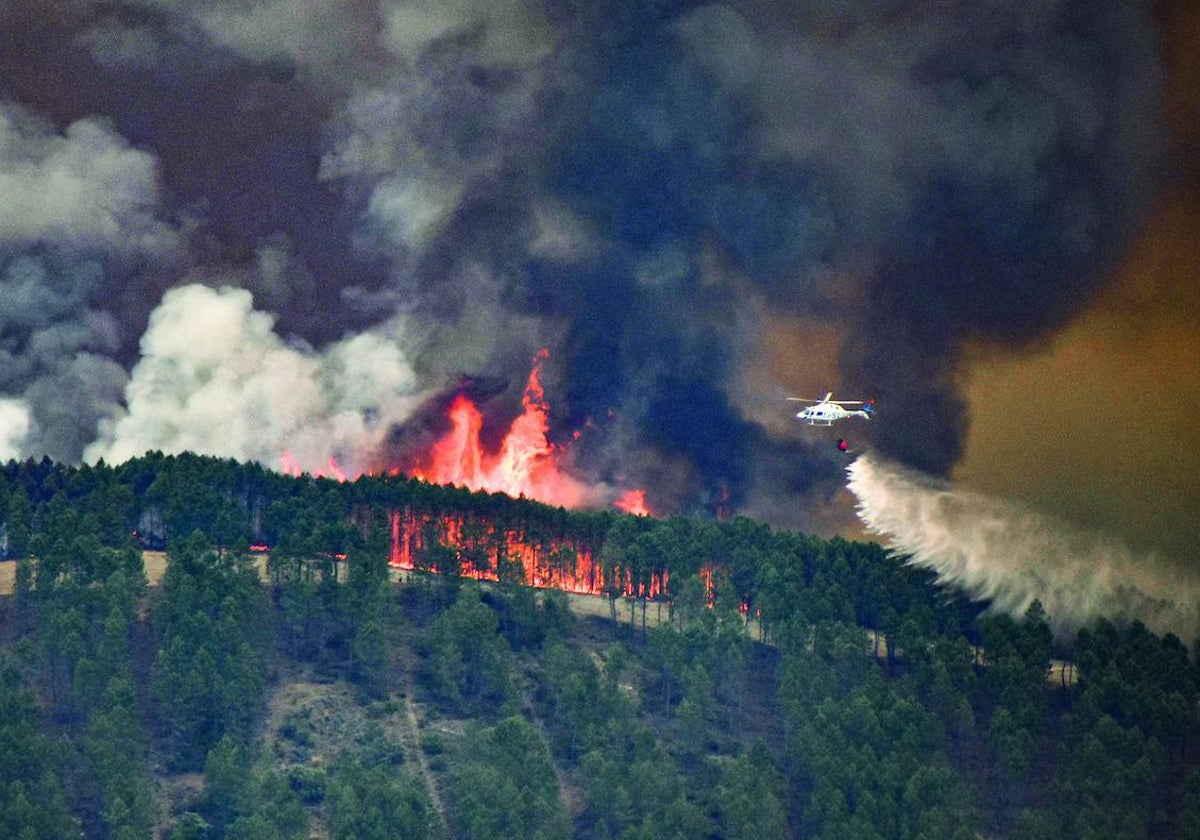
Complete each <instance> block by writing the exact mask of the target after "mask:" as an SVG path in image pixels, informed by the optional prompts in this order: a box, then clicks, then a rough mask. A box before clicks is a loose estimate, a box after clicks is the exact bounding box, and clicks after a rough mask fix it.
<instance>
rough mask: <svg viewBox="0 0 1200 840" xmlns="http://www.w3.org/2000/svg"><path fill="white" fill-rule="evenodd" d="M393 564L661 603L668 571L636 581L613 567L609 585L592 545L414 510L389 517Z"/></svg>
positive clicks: (404, 567)
mask: <svg viewBox="0 0 1200 840" xmlns="http://www.w3.org/2000/svg"><path fill="white" fill-rule="evenodd" d="M391 526H392V528H391V530H392V547H391V555H390V558H389V560H390V562H391V564H392V565H393V566H396V567H397V568H400V569H410V570H411V569H421V570H425V571H430V572H438V573H441V572H445V571H446V569H447V568H454V569H456V570H457V572H458V574H459V575H461V576H462V577H468V578H474V579H476V580H501V579H505V580H511V581H513V582H521V583H524V584H526V585H529V586H534V587H538V588H540V589H561V590H563V591H564V592H575V593H579V594H585V595H603V594H607V593H608V592H609V589H610V588H615V590H616V592H617V593H618V594H620V595H626V596H631V597H646V598H658V597H660V596H662V595H664V594H665V593H666V587H667V580H668V578H667V571H666V570H665V569H662V570H654V571H650V572H649V573H648V574H647V575H645V576H644V577H645V579H644V580H634V579H633V576H632V575H631V573H630V571H629V570H628V569H622V568H620V567H616V568H613V569H611V570H609V571H610V574H609V576H608V577H609V580H610V581H611V584H612V586H611V587H610V586H608V585H606V577H605V573H604V569H602V568H601V566H600V564H599V562H598V561H597V558H596V553H595V551H594V549H593V547H592V546H589V545H585V544H583V543H581V542H579V541H577V540H572V539H559V538H548V537H545V536H539V537H536V538H534V537H531V536H529V535H527V534H525V533H524V532H523V531H521V530H518V529H514V528H508V529H503V530H500V529H497V528H496V527H495V526H494V525H492V524H491V523H489V522H486V521H484V520H482V519H479V518H475V517H470V516H467V515H463V514H442V515H433V514H428V513H416V512H414V511H411V510H404V511H397V512H393V513H392V514H391Z"/></svg>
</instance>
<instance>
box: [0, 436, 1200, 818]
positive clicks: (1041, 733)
mask: <svg viewBox="0 0 1200 840" xmlns="http://www.w3.org/2000/svg"><path fill="white" fill-rule="evenodd" d="M0 523H2V525H0V551H2V552H3V554H4V555H5V557H6V559H5V560H3V563H5V564H10V565H11V566H12V567H13V577H14V585H13V593H12V594H11V595H10V596H5V597H4V598H2V599H0V610H2V618H3V623H2V624H0V628H2V630H0V837H12V838H19V840H42V838H57V837H78V836H80V832H81V831H82V832H83V834H84V835H85V836H88V837H100V838H121V840H133V839H134V838H149V837H168V838H180V839H182V838H212V840H217V838H242V839H243V840H244V839H245V838H266V839H267V840H270V839H271V838H305V837H332V838H360V840H369V839H370V838H376V837H378V838H394V837H402V838H424V837H429V838H480V840H482V839H483V838H505V837H513V838H517V837H520V838H525V837H528V838H534V837H537V838H546V840H550V839H551V838H566V837H579V838H597V840H598V839H599V838H631V839H632V838H659V837H662V838H688V840H690V839H691V838H704V837H712V838H717V837H722V838H754V839H755V840H771V838H784V837H819V838H855V840H861V839H862V838H868V839H869V838H906V839H907V838H913V839H914V840H915V838H928V839H929V840H941V839H942V838H964V839H965V838H976V837H980V836H985V837H1005V838H1029V839H1030V840H1032V839H1033V838H1055V840H1060V838H1105V839H1106V840H1107V838H1124V837H1129V838H1140V837H1180V838H1188V837H1200V771H1197V769H1196V767H1197V757H1196V753H1197V751H1198V749H1200V747H1198V746H1197V745H1198V744H1200V739H1198V738H1197V735H1198V734H1200V730H1198V727H1197V714H1196V712H1197V676H1198V674H1197V669H1196V667H1195V664H1194V663H1193V661H1192V659H1191V658H1190V657H1189V654H1188V650H1187V648H1186V646H1185V645H1184V644H1183V643H1182V642H1181V640H1179V639H1178V638H1176V637H1174V636H1170V635H1168V636H1166V637H1162V638H1160V637H1157V636H1155V635H1154V634H1152V633H1150V632H1149V631H1147V630H1146V629H1145V628H1144V627H1143V626H1141V625H1140V624H1137V623H1134V624H1133V625H1131V626H1128V627H1115V626H1113V625H1111V624H1109V623H1106V622H1100V623H1098V624H1096V625H1095V626H1093V627H1090V628H1088V629H1087V630H1086V631H1083V632H1081V633H1080V634H1079V635H1078V637H1077V638H1076V639H1075V640H1073V642H1072V643H1071V644H1070V645H1063V646H1062V648H1061V650H1059V651H1057V652H1058V653H1059V654H1061V655H1063V656H1065V657H1068V658H1070V659H1072V660H1073V661H1074V662H1075V665H1076V667H1075V673H1076V679H1075V681H1074V682H1073V683H1072V684H1070V685H1069V686H1068V685H1063V684H1061V683H1058V682H1055V681H1051V680H1048V679H1047V672H1048V668H1049V662H1050V656H1051V650H1052V644H1053V642H1052V638H1051V634H1050V630H1049V628H1048V625H1047V623H1046V618H1047V617H1046V616H1045V615H1044V614H1043V613H1042V612H1041V608H1040V606H1038V605H1037V604H1035V605H1034V606H1033V607H1031V609H1030V611H1029V614H1028V615H1027V616H1026V617H1025V619H1024V620H1023V621H1013V620H1011V619H1009V618H1007V617H1003V616H993V615H990V614H988V613H986V612H984V608H985V606H986V605H982V604H971V603H967V602H965V601H963V600H962V599H960V598H958V597H956V596H955V595H954V594H953V593H950V592H945V591H942V590H939V589H938V588H936V587H934V586H933V585H932V582H931V579H930V578H929V576H928V575H927V574H925V573H923V572H920V571H918V570H915V569H912V568H910V567H907V566H905V565H904V564H903V563H902V562H901V561H899V560H897V559H895V558H890V557H888V556H887V555H886V553H885V552H884V551H883V550H882V549H881V548H880V547H879V546H876V545H873V544H865V543H853V542H847V541H844V540H841V539H833V540H822V539H818V538H815V537H812V536H808V535H803V534H796V533H787V532H777V531H772V530H771V529H769V528H767V527H766V526H763V525H760V524H757V523H754V522H752V521H749V520H746V519H736V520H733V521H728V522H714V521H701V520H697V519H692V518H683V517H678V518H672V519H667V520H655V519H648V518H637V517H631V516H626V515H622V514H616V513H610V512H591V513H581V512H570V511H565V510H562V509H555V508H549V507H546V506H543V505H539V504H536V503H532V502H528V501H525V500H513V499H509V498H507V497H503V496H496V495H491V496H489V495H485V494H471V493H467V492H465V491H461V490H456V489H453V488H443V487H436V486H431V485H426V484H423V483H420V482H413V481H409V480H407V479H405V478H403V477H399V476H395V477H364V478H362V479H359V480H357V481H355V482H346V483H339V482H336V481H332V480H328V479H313V478H309V477H301V478H290V477H287V476H281V475H278V474H275V473H272V472H269V471H267V470H265V469H263V468H261V467H259V466H256V465H246V464H238V463H235V462H231V461H222V460H217V459H211V458H199V457H192V456H181V457H167V456H163V455H161V454H155V453H152V454H150V455H147V456H145V457H143V458H139V459H136V460H133V461H130V462H128V463H125V464H123V465H121V466H119V467H108V466H105V465H103V464H100V465H97V466H83V467H64V466H59V465H56V464H53V463H51V462H49V461H42V462H26V463H15V462H10V463H9V464H8V465H7V466H5V467H3V468H2V469H0ZM252 546H253V548H252ZM147 548H150V549H155V550H158V549H165V551H166V552H167V558H168V560H167V570H166V573H165V574H164V576H163V577H162V580H161V582H160V583H159V584H158V585H157V586H148V585H147V579H146V576H145V572H144V566H143V550H145V549H147ZM263 556H266V557H267V560H266V574H263V573H261V572H260V566H261V558H262V557H263ZM398 566H399V567H405V568H406V569H408V571H406V572H405V573H404V574H403V575H399V574H397V567H398ZM529 582H533V583H538V584H541V585H543V586H544V587H545V588H539V589H535V588H531V587H529V586H526V585H524V584H526V583H529ZM554 586H561V587H563V588H565V589H570V590H573V591H576V592H592V593H597V594H596V595H595V596H594V597H595V598H596V599H597V600H598V599H601V598H607V599H608V600H607V603H608V611H607V614H606V615H605V616H602V617H595V616H591V617H584V616H580V615H577V614H576V613H575V612H573V611H572V609H571V605H570V601H569V599H568V596H567V595H566V594H564V593H563V592H560V591H558V590H556V589H554V588H553V587H554ZM601 603H603V602H602V601H601ZM660 616H661V620H656V621H651V620H649V619H650V618H655V619H659V617H660ZM868 629H870V630H874V631H878V633H877V634H872V635H869V634H868V633H867V632H866V631H867V630H868ZM881 636H882V637H883V638H886V640H887V644H886V645H881V644H880V642H879V641H878V639H879V638H880V637H881ZM1188 641H1191V640H1188Z"/></svg>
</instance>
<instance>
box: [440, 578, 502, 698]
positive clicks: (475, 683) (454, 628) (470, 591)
mask: <svg viewBox="0 0 1200 840" xmlns="http://www.w3.org/2000/svg"><path fill="white" fill-rule="evenodd" d="M498 631H499V622H498V620H497V618H496V614H495V612H494V611H493V610H492V609H491V608H489V607H488V606H487V605H486V604H484V603H483V601H482V600H480V597H479V589H478V587H477V586H473V585H472V586H464V587H463V588H462V589H461V590H460V591H459V594H458V598H457V600H456V601H455V602H454V605H453V606H451V607H450V608H449V609H447V610H444V611H443V612H442V613H441V614H440V615H439V616H438V617H437V618H436V619H435V620H434V622H433V626H432V627H431V628H430V634H429V663H428V674H429V681H430V684H431V686H432V687H433V689H434V690H435V691H436V692H437V694H438V695H439V696H440V697H441V698H442V699H443V700H444V701H445V702H447V703H448V704H450V705H451V706H453V707H455V708H458V709H461V710H462V711H464V712H465V713H466V714H467V715H469V716H472V717H484V718H487V717H490V716H491V715H494V714H495V713H496V712H497V710H499V709H500V708H501V707H502V706H503V704H504V703H505V701H506V700H507V699H508V698H509V696H510V694H511V691H512V688H511V685H510V683H509V677H508V668H509V657H510V651H509V648H508V644H507V643H506V642H505V641H504V637H503V636H501V635H500V634H499V632H498Z"/></svg>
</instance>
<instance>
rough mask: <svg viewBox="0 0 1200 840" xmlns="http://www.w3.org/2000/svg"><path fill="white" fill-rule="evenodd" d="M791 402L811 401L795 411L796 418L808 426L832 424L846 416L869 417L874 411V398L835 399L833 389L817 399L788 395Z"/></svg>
mask: <svg viewBox="0 0 1200 840" xmlns="http://www.w3.org/2000/svg"><path fill="white" fill-rule="evenodd" d="M788 399H789V400H791V401H792V402H806V403H813V405H810V406H806V407H805V408H802V409H801V410H800V411H798V412H796V419H797V420H799V421H801V422H802V423H807V424H808V425H810V426H832V425H833V422H834V421H835V420H844V419H846V418H847V417H863V418H866V419H867V420H870V419H871V415H872V413H874V411H875V400H865V401H864V400H835V399H834V398H833V391H830V392H829V393H827V394H826V395H825V396H824V397H823V398H821V399H819V400H808V399H804V398H803V397H788ZM848 405H861V406H862V408H857V409H847V408H845V406H848Z"/></svg>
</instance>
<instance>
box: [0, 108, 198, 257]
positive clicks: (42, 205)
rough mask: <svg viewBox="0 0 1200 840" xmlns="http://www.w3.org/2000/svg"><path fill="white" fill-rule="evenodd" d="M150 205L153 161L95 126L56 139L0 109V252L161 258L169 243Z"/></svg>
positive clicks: (76, 127) (87, 123) (82, 125)
mask: <svg viewBox="0 0 1200 840" xmlns="http://www.w3.org/2000/svg"><path fill="white" fill-rule="evenodd" d="M157 201H158V173H157V169H156V162H155V158H154V156H153V155H150V154H147V153H146V152H142V151H139V150H137V149H133V148H130V146H129V144H128V143H127V142H126V141H125V139H124V138H123V137H121V136H120V135H119V134H116V133H115V132H113V131H112V130H111V129H110V128H108V127H107V126H106V125H104V124H103V123H102V122H99V121H97V120H90V119H85V120H79V121H78V122H75V123H72V124H71V125H70V126H68V127H67V130H66V133H65V134H63V135H61V136H60V135H57V134H54V133H53V132H51V131H49V130H47V129H46V127H45V126H43V125H42V124H41V123H39V122H37V121H35V120H32V119H30V118H29V117H28V116H26V115H25V114H24V113H22V112H21V111H19V110H16V109H14V108H11V107H4V106H0V244H4V245H7V246H10V247H18V248H20V247H28V246H31V245H38V244H51V245H56V246H64V247H70V248H81V249H84V248H86V249H97V250H103V251H106V252H117V253H123V254H132V253H148V254H166V253H168V252H169V251H170V250H171V249H172V248H173V247H174V246H175V244H176V236H175V234H174V232H173V231H171V229H170V228H169V227H168V226H166V225H165V224H163V223H162V222H160V221H159V220H158V219H156V218H155V216H154V209H155V205H156V203H157Z"/></svg>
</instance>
